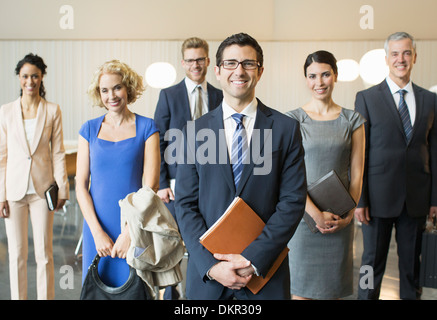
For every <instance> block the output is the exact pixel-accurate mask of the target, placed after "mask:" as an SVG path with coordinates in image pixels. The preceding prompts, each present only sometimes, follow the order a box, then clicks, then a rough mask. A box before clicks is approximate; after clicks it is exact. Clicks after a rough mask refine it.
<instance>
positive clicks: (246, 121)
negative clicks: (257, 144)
mask: <svg viewBox="0 0 437 320" xmlns="http://www.w3.org/2000/svg"><path fill="white" fill-rule="evenodd" d="M257 107H258V101H257V100H256V98H254V99H253V100H252V102H251V103H249V105H248V106H247V107H246V108H244V110H243V111H241V112H240V113H241V114H244V115H245V117H244V118H243V125H244V128H245V129H246V135H247V146H250V140H251V137H252V132H253V126H254V124H255V118H256V112H257ZM222 108H223V127H224V129H225V135H226V144H227V146H228V154H229V155H231V154H232V138H233V135H234V132H235V128H236V127H237V123H236V122H235V120H234V118H232V115H233V114H234V113H237V111H235V110H234V109H233V108H232V107H231V106H229V105H228V104H227V103H226V102H225V100H223V103H222Z"/></svg>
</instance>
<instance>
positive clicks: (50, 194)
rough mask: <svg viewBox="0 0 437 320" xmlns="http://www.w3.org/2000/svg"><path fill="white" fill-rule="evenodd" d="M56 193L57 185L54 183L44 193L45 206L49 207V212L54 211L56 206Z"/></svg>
mask: <svg viewBox="0 0 437 320" xmlns="http://www.w3.org/2000/svg"><path fill="white" fill-rule="evenodd" d="M58 191H59V188H58V185H57V184H56V182H53V183H52V184H51V185H50V187H49V188H48V189H47V190H46V192H45V195H46V200H47V206H48V207H49V210H50V211H53V210H55V208H56V205H57V204H58Z"/></svg>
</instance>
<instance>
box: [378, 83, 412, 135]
mask: <svg viewBox="0 0 437 320" xmlns="http://www.w3.org/2000/svg"><path fill="white" fill-rule="evenodd" d="M380 90H381V91H382V95H381V96H382V97H383V100H384V104H385V105H387V106H388V109H389V110H390V112H391V113H392V116H393V119H394V121H395V123H396V125H397V126H398V128H399V130H400V131H401V132H402V134H403V135H404V138H405V141H407V137H406V136H405V131H404V126H403V125H402V120H401V116H400V115H399V110H398V108H397V107H396V104H395V101H394V99H393V95H392V94H391V91H390V88H389V87H388V84H387V81H386V80H384V81H383V82H382V83H381V85H380Z"/></svg>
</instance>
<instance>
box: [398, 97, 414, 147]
mask: <svg viewBox="0 0 437 320" xmlns="http://www.w3.org/2000/svg"><path fill="white" fill-rule="evenodd" d="M398 92H399V96H400V100H399V114H400V116H401V120H402V125H403V126H404V131H405V135H406V137H407V143H408V142H410V139H411V133H412V132H413V127H412V125H411V119H410V113H409V112H408V106H407V103H406V102H405V99H404V95H405V94H406V93H407V91H406V90H399V91H398Z"/></svg>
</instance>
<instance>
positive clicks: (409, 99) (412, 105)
mask: <svg viewBox="0 0 437 320" xmlns="http://www.w3.org/2000/svg"><path fill="white" fill-rule="evenodd" d="M386 81H387V84H388V87H389V89H390V92H391V94H392V96H393V99H394V101H395V104H396V107H397V108H398V109H399V100H400V99H401V97H400V94H399V92H398V91H399V90H401V89H403V90H406V91H407V93H406V94H405V95H404V99H405V102H406V103H407V106H408V112H409V113H410V119H411V125H413V126H414V121H415V120H416V99H415V98H414V91H413V85H412V83H411V80H410V82H408V84H407V85H406V86H405V87H403V88H399V86H398V85H397V84H396V83H395V82H394V81H393V80H392V79H391V78H390V77H387V78H386Z"/></svg>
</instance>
